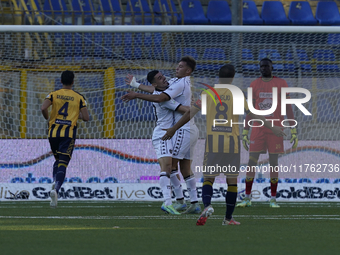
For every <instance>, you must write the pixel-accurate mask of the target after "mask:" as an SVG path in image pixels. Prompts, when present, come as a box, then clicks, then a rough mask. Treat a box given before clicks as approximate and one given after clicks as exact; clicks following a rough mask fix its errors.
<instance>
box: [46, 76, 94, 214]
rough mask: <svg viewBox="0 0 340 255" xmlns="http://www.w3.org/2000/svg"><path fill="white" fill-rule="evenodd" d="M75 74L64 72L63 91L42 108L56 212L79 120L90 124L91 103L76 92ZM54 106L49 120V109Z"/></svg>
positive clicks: (52, 196)
mask: <svg viewBox="0 0 340 255" xmlns="http://www.w3.org/2000/svg"><path fill="white" fill-rule="evenodd" d="M73 82H74V74H73V72H72V71H64V72H63V73H62V74H61V83H62V84H63V87H62V89H59V90H57V91H53V92H51V93H49V94H48V95H47V97H46V98H45V100H44V102H43V104H42V106H41V112H42V115H43V116H44V118H45V119H46V120H48V119H49V121H48V141H49V143H50V146H51V150H52V152H53V155H54V158H55V162H54V164H53V181H54V182H53V185H52V190H51V192H50V197H51V203H50V206H51V207H52V208H56V207H57V203H58V192H59V189H60V188H61V185H62V184H63V182H64V179H65V175H66V168H67V165H68V163H69V162H70V160H71V156H72V152H73V149H74V144H75V140H76V135H77V120H78V118H80V119H82V120H84V121H88V120H89V119H90V117H89V113H88V111H87V103H86V100H85V98H84V96H82V95H81V94H79V93H78V92H75V91H73V90H72V85H73ZM51 105H52V111H51V116H50V118H49V114H48V108H49V107H50V106H51Z"/></svg>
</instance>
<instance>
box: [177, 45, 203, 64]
mask: <svg viewBox="0 0 340 255" xmlns="http://www.w3.org/2000/svg"><path fill="white" fill-rule="evenodd" d="M183 56H192V57H193V58H194V59H198V53H197V50H196V49H195V48H180V49H177V50H176V60H177V61H179V60H180V59H181V58H182V57H183Z"/></svg>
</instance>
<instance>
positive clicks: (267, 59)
mask: <svg viewBox="0 0 340 255" xmlns="http://www.w3.org/2000/svg"><path fill="white" fill-rule="evenodd" d="M262 61H269V62H270V63H272V64H273V61H272V60H271V59H269V58H263V59H261V61H260V63H261V62H262Z"/></svg>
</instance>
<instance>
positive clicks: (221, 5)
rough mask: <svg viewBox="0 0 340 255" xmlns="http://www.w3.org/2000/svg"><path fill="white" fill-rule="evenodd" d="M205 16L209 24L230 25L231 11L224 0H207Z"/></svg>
mask: <svg viewBox="0 0 340 255" xmlns="http://www.w3.org/2000/svg"><path fill="white" fill-rule="evenodd" d="M207 18H208V20H209V22H210V24H211V25H231V11H230V8H229V4H228V2H226V1H209V4H208V11H207Z"/></svg>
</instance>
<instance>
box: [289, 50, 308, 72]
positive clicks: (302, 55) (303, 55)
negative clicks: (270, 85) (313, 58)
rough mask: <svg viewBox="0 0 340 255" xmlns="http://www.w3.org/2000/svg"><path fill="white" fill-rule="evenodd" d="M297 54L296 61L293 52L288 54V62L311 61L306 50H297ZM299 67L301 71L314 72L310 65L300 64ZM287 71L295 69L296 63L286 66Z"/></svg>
mask: <svg viewBox="0 0 340 255" xmlns="http://www.w3.org/2000/svg"><path fill="white" fill-rule="evenodd" d="M295 54H296V58H297V59H294V54H293V53H292V52H291V51H289V52H287V54H286V60H288V61H294V62H295V61H309V58H308V55H307V52H306V51H305V50H302V49H297V50H296V53H295ZM299 66H300V67H301V69H302V70H303V71H311V70H312V66H311V65H310V64H300V65H299ZM285 69H288V70H292V69H295V64H294V63H292V64H285Z"/></svg>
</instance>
